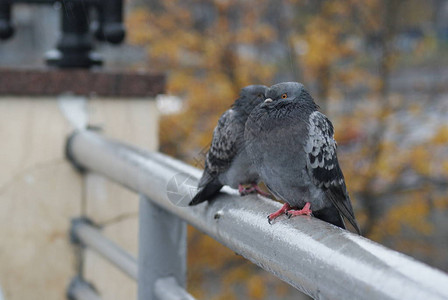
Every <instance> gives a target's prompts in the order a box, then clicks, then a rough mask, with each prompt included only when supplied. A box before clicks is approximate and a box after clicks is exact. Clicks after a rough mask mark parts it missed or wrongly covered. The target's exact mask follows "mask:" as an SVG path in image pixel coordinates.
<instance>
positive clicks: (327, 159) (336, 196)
mask: <svg viewBox="0 0 448 300" xmlns="http://www.w3.org/2000/svg"><path fill="white" fill-rule="evenodd" d="M308 133H309V135H308V140H307V141H306V144H305V152H306V158H307V169H308V174H309V176H310V177H311V179H312V180H313V182H314V184H315V185H316V186H318V187H319V188H322V189H323V190H324V192H325V195H326V196H327V198H328V199H329V200H330V201H331V202H332V203H333V205H334V206H335V207H336V208H337V210H338V211H339V213H340V214H342V215H343V216H344V217H345V218H346V219H347V220H348V221H349V222H350V223H351V224H352V225H353V227H354V228H355V229H356V231H358V233H359V234H360V228H359V226H358V224H357V222H356V219H355V215H354V213H353V208H352V205H351V203H350V198H349V195H348V192H347V188H346V185H345V181H344V175H343V174H342V171H341V168H340V167H339V163H338V159H337V154H336V148H337V144H336V141H335V140H334V129H333V124H331V122H330V120H328V118H327V117H326V116H325V115H323V114H322V113H320V112H318V111H315V112H313V113H312V114H311V115H310V117H309V124H308Z"/></svg>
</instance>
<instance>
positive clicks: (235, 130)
mask: <svg viewBox="0 0 448 300" xmlns="http://www.w3.org/2000/svg"><path fill="white" fill-rule="evenodd" d="M267 89H268V88H267V87H266V86H264V85H250V86H247V87H245V88H243V89H242V90H241V93H240V97H239V98H238V99H237V100H236V101H235V103H234V104H233V105H232V107H231V108H230V109H229V110H227V111H226V112H224V113H223V114H222V116H221V118H220V119H219V121H218V125H217V126H216V128H215V130H214V132H213V140H212V144H211V146H210V149H209V151H208V152H207V156H206V159H205V169H204V173H203V174H202V177H201V179H200V180H199V185H198V193H197V194H196V195H195V196H194V197H193V199H192V200H191V202H190V205H196V204H198V203H201V202H204V201H206V200H210V199H211V198H212V197H213V196H214V195H216V194H217V193H218V192H219V190H220V189H221V188H222V187H223V186H224V185H229V186H230V187H232V188H238V190H239V192H240V194H241V195H246V194H249V193H252V192H257V193H260V194H263V195H267V194H266V193H264V192H263V191H262V190H260V188H259V187H258V185H257V183H258V175H257V173H256V172H255V169H254V167H253V166H252V164H251V163H250V160H249V158H248V157H247V154H246V150H245V148H244V146H245V143H244V128H245V124H246V121H247V117H248V116H249V114H250V112H251V111H252V109H253V108H254V107H255V106H257V105H259V104H261V103H263V101H264V99H265V93H266V91H267ZM245 184H250V187H249V188H246V187H244V186H243V185H245Z"/></svg>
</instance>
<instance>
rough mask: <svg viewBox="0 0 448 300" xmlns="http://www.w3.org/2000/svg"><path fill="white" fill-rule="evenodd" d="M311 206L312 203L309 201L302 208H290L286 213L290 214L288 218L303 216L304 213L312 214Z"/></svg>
mask: <svg viewBox="0 0 448 300" xmlns="http://www.w3.org/2000/svg"><path fill="white" fill-rule="evenodd" d="M310 207H311V204H310V203H309V202H307V203H306V204H305V206H304V207H303V208H302V209H301V210H288V211H287V212H286V215H287V216H288V218H291V217H293V216H303V215H307V216H311V213H312V211H311V209H310Z"/></svg>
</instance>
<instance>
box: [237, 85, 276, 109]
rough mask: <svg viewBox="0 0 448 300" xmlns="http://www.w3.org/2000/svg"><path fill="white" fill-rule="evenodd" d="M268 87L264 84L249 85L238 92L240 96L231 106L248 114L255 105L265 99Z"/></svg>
mask: <svg viewBox="0 0 448 300" xmlns="http://www.w3.org/2000/svg"><path fill="white" fill-rule="evenodd" d="M267 91H268V87H267V86H264V85H249V86H246V87H245V88H243V89H242V90H241V92H240V97H239V98H238V99H237V100H236V101H235V103H234V104H233V108H234V109H236V110H238V111H241V112H245V113H246V114H247V115H249V114H250V112H251V111H252V109H254V108H255V106H257V105H259V104H261V103H263V102H264V100H265V99H266V92H267Z"/></svg>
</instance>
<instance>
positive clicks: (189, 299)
mask: <svg viewBox="0 0 448 300" xmlns="http://www.w3.org/2000/svg"><path fill="white" fill-rule="evenodd" d="M154 289H155V294H156V296H157V299H158V300H194V298H193V296H191V295H190V294H188V293H187V292H186V291H185V290H184V289H183V288H182V287H180V286H179V284H178V283H177V281H176V279H175V278H174V277H167V278H160V279H158V280H157V281H156V283H155V288H154Z"/></svg>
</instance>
